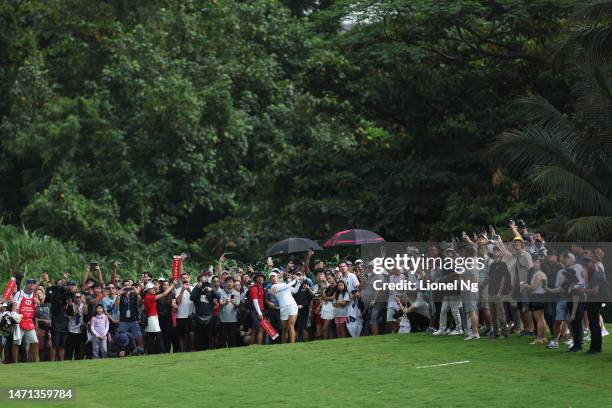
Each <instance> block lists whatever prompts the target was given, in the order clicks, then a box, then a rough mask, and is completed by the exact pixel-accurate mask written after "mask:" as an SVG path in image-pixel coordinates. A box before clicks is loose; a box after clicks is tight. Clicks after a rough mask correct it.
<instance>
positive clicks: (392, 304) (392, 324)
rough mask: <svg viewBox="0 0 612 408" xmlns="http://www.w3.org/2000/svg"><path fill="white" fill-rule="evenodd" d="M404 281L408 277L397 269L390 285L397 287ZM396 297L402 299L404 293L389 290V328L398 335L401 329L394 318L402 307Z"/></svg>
mask: <svg viewBox="0 0 612 408" xmlns="http://www.w3.org/2000/svg"><path fill="white" fill-rule="evenodd" d="M404 279H406V277H405V276H404V274H403V273H402V271H401V270H399V269H397V268H395V269H393V270H392V271H391V274H390V275H389V284H393V285H397V284H399V283H401V282H402V281H404ZM396 296H399V297H400V298H402V296H404V293H403V292H402V291H400V290H389V296H388V298H387V328H388V329H389V331H390V332H391V333H397V331H398V329H399V322H398V320H397V319H396V318H394V317H393V316H394V315H395V312H397V311H398V310H399V309H400V305H399V304H398V303H397V301H396Z"/></svg>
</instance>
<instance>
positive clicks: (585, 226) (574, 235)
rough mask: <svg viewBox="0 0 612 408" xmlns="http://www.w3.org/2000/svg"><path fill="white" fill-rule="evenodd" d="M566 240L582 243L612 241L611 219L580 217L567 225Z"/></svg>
mask: <svg viewBox="0 0 612 408" xmlns="http://www.w3.org/2000/svg"><path fill="white" fill-rule="evenodd" d="M566 235H567V238H569V239H580V240H584V241H591V242H593V241H607V240H610V239H612V217H598V216H590V217H580V218H574V219H572V220H570V221H568V223H567V233H566Z"/></svg>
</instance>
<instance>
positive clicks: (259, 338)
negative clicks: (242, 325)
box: [249, 272, 266, 345]
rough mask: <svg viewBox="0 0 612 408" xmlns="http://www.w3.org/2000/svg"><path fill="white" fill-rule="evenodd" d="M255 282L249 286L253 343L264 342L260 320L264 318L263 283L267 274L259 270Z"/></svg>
mask: <svg viewBox="0 0 612 408" xmlns="http://www.w3.org/2000/svg"><path fill="white" fill-rule="evenodd" d="M253 279H254V281H255V284H254V285H253V286H251V287H250V288H249V298H250V302H251V304H252V307H253V309H252V310H251V320H252V321H253V323H252V326H253V327H252V330H251V344H260V345H261V344H262V343H263V333H264V329H263V328H262V327H261V324H260V322H261V321H262V320H263V319H264V316H263V312H264V298H265V293H266V292H265V289H264V287H263V283H264V280H265V276H264V274H263V273H262V272H257V273H256V274H255V277H254V278H253Z"/></svg>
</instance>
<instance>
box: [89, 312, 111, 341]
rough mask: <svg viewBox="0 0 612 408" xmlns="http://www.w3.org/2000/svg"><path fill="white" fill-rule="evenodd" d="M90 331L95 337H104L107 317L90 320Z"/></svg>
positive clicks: (102, 316) (106, 329)
mask: <svg viewBox="0 0 612 408" xmlns="http://www.w3.org/2000/svg"><path fill="white" fill-rule="evenodd" d="M91 331H92V332H93V334H94V335H95V336H98V337H104V336H106V334H107V333H108V317H107V316H106V315H105V314H101V315H94V316H93V317H92V318H91Z"/></svg>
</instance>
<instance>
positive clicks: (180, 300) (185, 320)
mask: <svg viewBox="0 0 612 408" xmlns="http://www.w3.org/2000/svg"><path fill="white" fill-rule="evenodd" d="M190 281H191V277H190V276H189V274H188V273H187V272H183V273H182V274H181V285H180V286H179V287H177V288H176V289H175V290H174V296H175V298H176V304H177V306H178V310H177V312H176V334H177V337H178V341H179V351H187V349H188V345H189V344H191V339H190V337H189V336H190V335H189V332H191V331H192V330H191V327H190V326H191V325H190V324H189V322H190V316H191V314H193V310H194V307H193V302H192V301H191V299H190V296H191V290H192V287H191V284H190ZM188 342H189V343H188Z"/></svg>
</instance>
